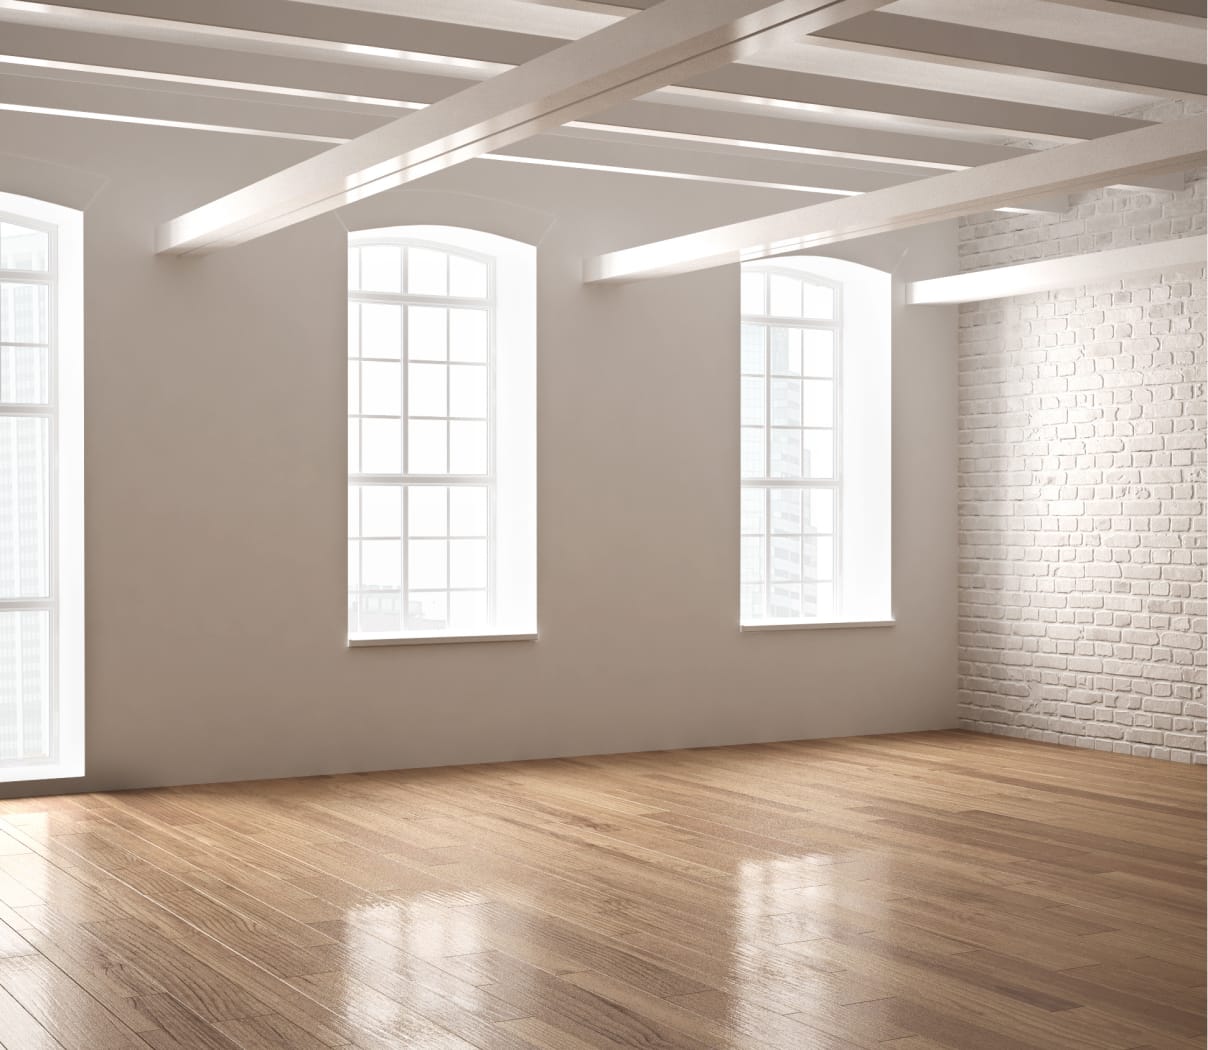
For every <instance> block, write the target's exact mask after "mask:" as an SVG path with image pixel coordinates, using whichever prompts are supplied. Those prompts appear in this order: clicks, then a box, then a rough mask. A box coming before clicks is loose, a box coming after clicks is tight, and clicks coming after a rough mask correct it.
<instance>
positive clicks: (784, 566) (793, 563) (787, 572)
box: [771, 536, 801, 580]
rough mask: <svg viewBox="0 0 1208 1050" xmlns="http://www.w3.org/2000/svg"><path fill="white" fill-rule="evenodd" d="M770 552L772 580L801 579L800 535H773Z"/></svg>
mask: <svg viewBox="0 0 1208 1050" xmlns="http://www.w3.org/2000/svg"><path fill="white" fill-rule="evenodd" d="M771 552H772V557H771V562H772V579H773V580H800V579H801V537H800V536H773V537H772V538H771Z"/></svg>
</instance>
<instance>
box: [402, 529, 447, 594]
mask: <svg viewBox="0 0 1208 1050" xmlns="http://www.w3.org/2000/svg"><path fill="white" fill-rule="evenodd" d="M448 558H449V542H448V540H410V541H409V542H408V544H407V572H408V574H409V576H410V580H409V581H408V582H409V583H410V585H411V589H412V590H421V591H426V590H443V589H444V588H445V587H448V586H449V564H448Z"/></svg>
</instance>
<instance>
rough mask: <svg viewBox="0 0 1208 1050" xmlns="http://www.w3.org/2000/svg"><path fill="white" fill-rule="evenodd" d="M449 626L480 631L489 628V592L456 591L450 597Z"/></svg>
mask: <svg viewBox="0 0 1208 1050" xmlns="http://www.w3.org/2000/svg"><path fill="white" fill-rule="evenodd" d="M449 626H450V627H452V628H453V629H454V630H457V631H478V630H481V629H482V628H484V627H486V626H487V592H486V591H454V592H453V593H452V594H450V595H449Z"/></svg>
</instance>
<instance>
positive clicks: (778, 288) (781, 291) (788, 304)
mask: <svg viewBox="0 0 1208 1050" xmlns="http://www.w3.org/2000/svg"><path fill="white" fill-rule="evenodd" d="M768 313H769V314H771V315H772V316H773V317H800V316H801V282H800V281H799V280H798V279H797V278H796V277H786V276H785V275H784V274H779V273H773V274H769V275H768Z"/></svg>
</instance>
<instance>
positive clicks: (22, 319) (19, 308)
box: [0, 281, 50, 343]
mask: <svg viewBox="0 0 1208 1050" xmlns="http://www.w3.org/2000/svg"><path fill="white" fill-rule="evenodd" d="M49 302H50V293H49V289H48V288H47V287H46V285H44V284H17V283H16V282H14V281H5V282H3V283H0V343H46V342H49V341H50V326H49V314H48V312H47V311H48V308H49V307H48V304H49Z"/></svg>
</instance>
